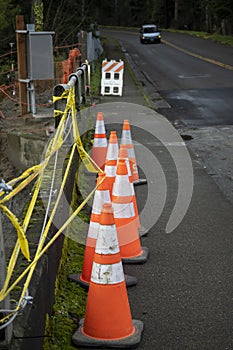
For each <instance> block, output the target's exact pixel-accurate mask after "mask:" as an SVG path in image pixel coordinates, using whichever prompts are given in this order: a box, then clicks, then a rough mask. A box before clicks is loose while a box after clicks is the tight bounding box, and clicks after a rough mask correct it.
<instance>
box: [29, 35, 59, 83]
mask: <svg viewBox="0 0 233 350" xmlns="http://www.w3.org/2000/svg"><path fill="white" fill-rule="evenodd" d="M53 34H54V32H34V31H29V32H28V35H27V70H28V74H27V75H28V79H30V80H46V79H53V78H54V63H53V38H52V35H53Z"/></svg>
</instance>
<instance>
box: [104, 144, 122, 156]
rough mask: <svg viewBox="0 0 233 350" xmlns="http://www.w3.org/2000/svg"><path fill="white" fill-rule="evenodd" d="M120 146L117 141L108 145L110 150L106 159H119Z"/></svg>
mask: <svg viewBox="0 0 233 350" xmlns="http://www.w3.org/2000/svg"><path fill="white" fill-rule="evenodd" d="M118 151H119V147H118V144H117V143H112V144H109V145H108V151H107V156H106V159H107V160H109V159H111V160H117V159H118Z"/></svg>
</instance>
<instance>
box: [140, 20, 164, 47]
mask: <svg viewBox="0 0 233 350" xmlns="http://www.w3.org/2000/svg"><path fill="white" fill-rule="evenodd" d="M140 42H141V43H142V44H144V43H161V33H160V32H159V31H158V28H157V26H156V25H155V24H144V25H142V27H141V29H140Z"/></svg>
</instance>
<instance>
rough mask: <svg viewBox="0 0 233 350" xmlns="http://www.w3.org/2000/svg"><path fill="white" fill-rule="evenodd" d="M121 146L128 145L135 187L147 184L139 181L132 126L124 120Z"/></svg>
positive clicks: (144, 181) (141, 180) (142, 180)
mask: <svg viewBox="0 0 233 350" xmlns="http://www.w3.org/2000/svg"><path fill="white" fill-rule="evenodd" d="M121 144H123V145H126V148H127V150H128V157H129V162H130V170H131V173H132V177H133V183H134V185H142V184H145V183H147V180H146V179H139V175H138V167H137V162H136V157H135V152H134V146H133V141H132V137H131V130H130V124H129V121H128V120H127V119H125V120H124V124H123V129H122V135H121Z"/></svg>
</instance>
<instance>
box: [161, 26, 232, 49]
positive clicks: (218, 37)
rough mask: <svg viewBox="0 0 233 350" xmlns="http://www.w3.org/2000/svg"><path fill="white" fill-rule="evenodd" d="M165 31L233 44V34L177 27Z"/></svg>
mask: <svg viewBox="0 0 233 350" xmlns="http://www.w3.org/2000/svg"><path fill="white" fill-rule="evenodd" d="M163 31H168V32H173V33H182V34H188V35H192V36H197V37H200V38H203V39H207V40H212V41H214V42H218V43H220V44H224V45H228V46H233V36H232V35H220V34H210V33H206V32H196V31H191V30H175V29H164V30H163Z"/></svg>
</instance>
